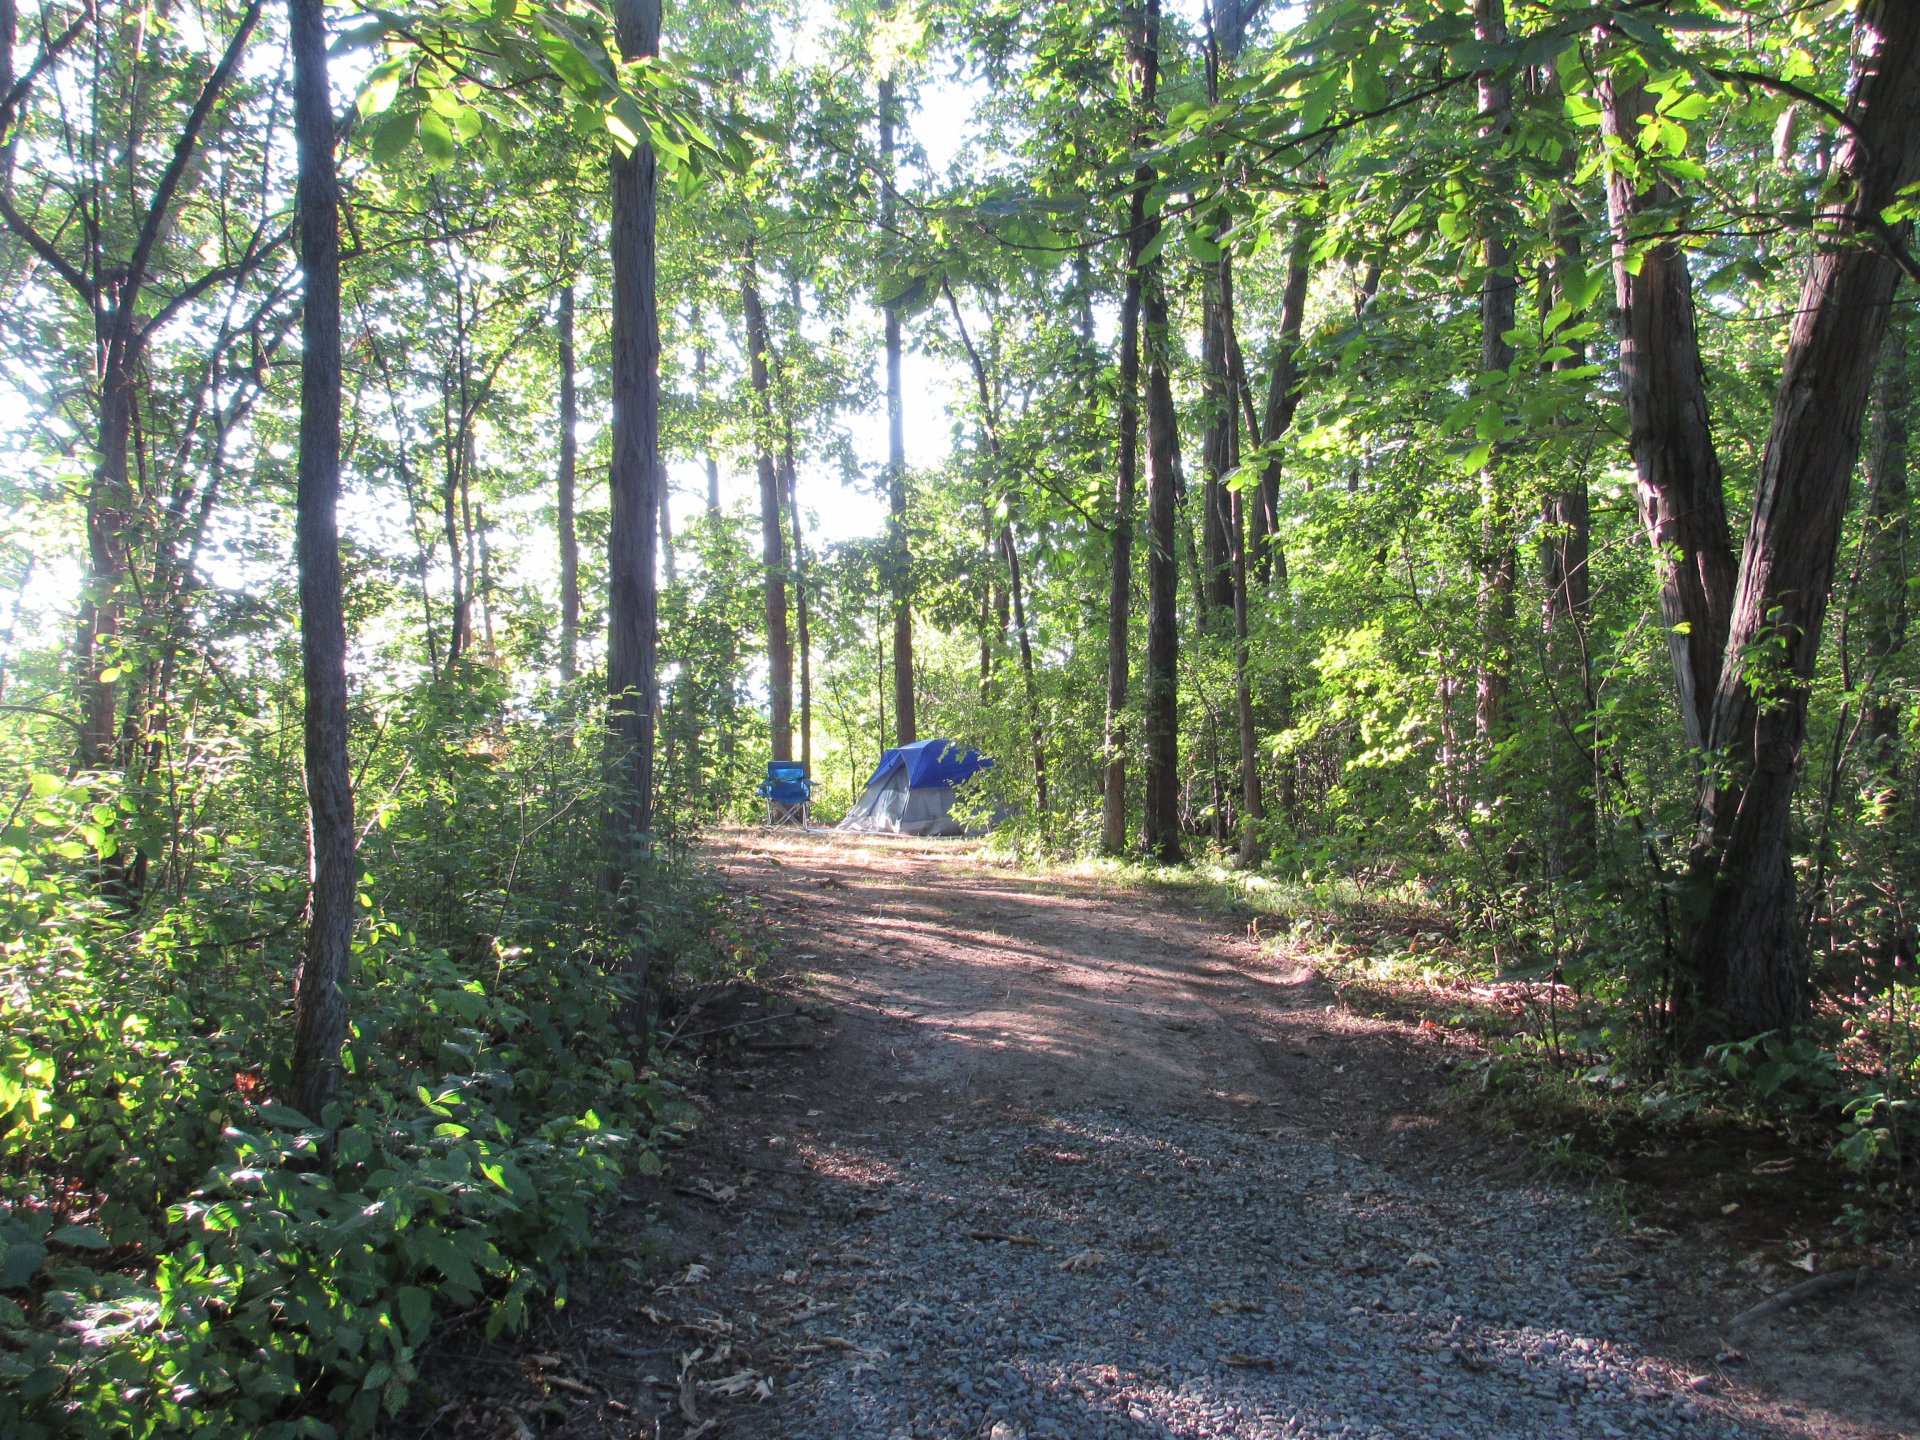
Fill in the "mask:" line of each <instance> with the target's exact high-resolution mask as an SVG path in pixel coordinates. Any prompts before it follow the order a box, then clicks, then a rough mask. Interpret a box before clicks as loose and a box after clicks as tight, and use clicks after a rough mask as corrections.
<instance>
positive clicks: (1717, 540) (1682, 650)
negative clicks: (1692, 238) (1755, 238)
mask: <svg viewBox="0 0 1920 1440" xmlns="http://www.w3.org/2000/svg"><path fill="white" fill-rule="evenodd" d="M1600 104H1601V130H1602V132H1603V134H1604V135H1605V136H1606V140H1607V143H1608V144H1609V145H1613V146H1616V147H1621V148H1623V149H1625V150H1627V151H1629V152H1630V151H1631V150H1632V148H1633V145H1634V143H1635V140H1636V138H1637V136H1638V135H1639V132H1640V120H1641V118H1642V117H1643V116H1644V115H1646V114H1647V113H1648V111H1649V109H1650V106H1649V104H1648V101H1647V97H1646V92H1645V90H1644V89H1642V88H1641V87H1639V86H1637V85H1633V86H1625V87H1622V86H1620V85H1617V84H1615V83H1614V82H1612V81H1610V80H1603V81H1602V83H1601V86H1600ZM1637 181H1639V177H1638V176H1637V175H1636V174H1635V173H1634V171H1633V170H1632V169H1630V168H1629V167H1627V166H1625V165H1622V164H1617V163H1616V164H1615V165H1613V166H1612V167H1611V168H1610V169H1609V171H1608V174H1607V215H1608V218H1609V221H1610V223H1611V226H1612V230H1613V276H1614V290H1615V293H1616V296H1617V298H1618V301H1619V312H1620V389H1621V395H1622V398H1623V399H1624V400H1625V401H1626V407H1627V424H1628V430H1629V434H1630V437H1631V445H1632V450H1633V463H1634V468H1635V470H1636V471H1637V472H1638V475H1639V482H1640V510H1641V518H1642V520H1643V521H1644V523H1645V525H1646V529H1647V534H1648V537H1649V538H1650V539H1651V540H1652V542H1653V553H1654V563H1655V565H1656V567H1657V568H1658V570H1659V574H1660V607H1661V616H1662V619H1663V621H1664V623H1665V627H1666V631H1667V645H1668V649H1669V651H1670V653H1671V655H1672V659H1673V673H1674V679H1675V681H1676V683H1677V684H1678V686H1679V690H1680V714H1681V718H1682V720H1683V721H1684V722H1685V724H1686V731H1687V742H1688V743H1689V744H1690V745H1692V746H1693V747H1694V748H1695V749H1696V750H1701V749H1704V748H1705V746H1706V739H1707V730H1708V721H1709V717H1710V715H1711V711H1712V707H1713V696H1714V692H1715V690H1716V689H1717V688H1718V686H1719V683H1720V660H1721V656H1722V655H1723V654H1724V653H1725V651H1726V643H1727V627H1728V623H1729V619H1730V617H1731V615H1732V611H1733V585H1734V557H1733V539H1732V536H1731V534H1730V532H1729V531H1728V528H1727V502H1726V493H1725V489H1724V486H1723V485H1722V483H1721V475H1720V458H1719V455H1718V454H1717V453H1716V452H1715V450H1714V445H1713V430H1712V422H1711V420H1710V418H1709V411H1708V409H1707V391H1706V378H1705V374H1704V372H1703V371H1702V369H1701V365H1700V343H1699V338H1698V336H1697V335H1696V333H1695V330H1694V311H1693V279H1692V274H1691V272H1690V270H1689V269H1688V265H1687V256H1686V252H1685V251H1684V250H1682V249H1681V248H1680V246H1679V245H1678V244H1677V243H1675V242H1674V241H1672V240H1664V239H1653V238H1649V237H1652V236H1657V235H1659V234H1661V233H1663V232H1667V231H1669V230H1671V229H1672V227H1673V226H1674V223H1675V221H1674V216H1673V210H1674V205H1675V202H1676V199H1677V196H1676V195H1675V193H1674V190H1673V188H1672V186H1671V185H1669V184H1668V183H1667V182H1666V181H1665V180H1658V179H1655V180H1648V181H1645V182H1644V183H1636V182H1637ZM1635 260H1637V261H1638V265H1637V267H1636V266H1635V264H1634V261H1635Z"/></svg>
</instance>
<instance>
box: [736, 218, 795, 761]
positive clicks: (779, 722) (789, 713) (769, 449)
mask: <svg viewBox="0 0 1920 1440" xmlns="http://www.w3.org/2000/svg"><path fill="white" fill-rule="evenodd" d="M740 304H741V308H742V310H743V311H744V312H745V314H746V322H747V372H748V377H749V379H750V380H751V381H752V383H753V398H754V416H753V428H754V441H753V444H754V464H755V465H756V467H757V468H758V470H759V474H760V549H761V563H762V567H763V569H764V572H765V581H764V593H765V597H766V616H767V699H768V706H769V709H770V710H771V712H772V715H771V719H772V729H773V735H772V741H773V758H774V759H775V760H791V759H792V758H793V642H792V640H791V639H790V638H789V637H788V634H787V554H786V539H785V537H784V535H783V534H782V530H781V524H780V488H781V487H780V475H779V468H778V466H777V465H776V463H775V461H774V455H773V434H774V429H773V427H774V419H773V414H774V411H773V378H772V374H771V372H770V370H769V368H768V357H769V355H770V353H771V348H772V346H771V342H770V340H769V339H768V336H767V312H766V310H765V308H764V307H763V306H762V305H761V303H760V278H759V272H758V271H757V270H756V269H755V267H754V259H753V249H752V247H751V246H749V247H748V249H747V256H746V262H745V267H744V268H743V269H742V271H741V278H740Z"/></svg>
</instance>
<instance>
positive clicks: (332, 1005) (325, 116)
mask: <svg viewBox="0 0 1920 1440" xmlns="http://www.w3.org/2000/svg"><path fill="white" fill-rule="evenodd" d="M287 10H288V21H289V29H290V35H291V41H292V48H293V105H294V141H295V148H296V151H297V154H298V166H299V181H298V186H297V197H296V206H297V210H298V219H299V229H300V268H301V271H302V273H303V275H304V278H305V283H306V294H305V300H304V303H303V307H302V319H301V335H302V353H301V359H300V461H299V466H300V468H299V495H298V499H297V501H296V514H295V529H296V542H295V543H296V549H297V554H298V564H299V570H300V639H301V660H302V668H303V670H304V673H305V677H306V702H307V705H306V718H305V725H304V730H305V750H306V785H307V815H308V830H309V835H310V846H309V851H308V877H309V882H310V884H311V887H312V889H311V894H310V898H309V900H308V906H307V932H306V940H305V944H304V945H303V947H302V949H301V954H300V970H299V974H298V975H297V976H296V977H295V980H294V1006H293V1093H292V1098H293V1104H294V1108H295V1109H297V1110H299V1111H300V1112H301V1113H302V1114H303V1115H306V1116H307V1117H308V1118H309V1119H312V1120H315V1121H319V1120H321V1119H322V1117H323V1115H324V1113H325V1111H326V1109H327V1107H328V1105H329V1104H330V1103H331V1102H332V1101H333V1100H334V1098H335V1097H336V1096H337V1095H338V1093H339V1089H340V1045H341V1042H342V1041H343V1040H344V1039H345V1037H346V1028H347V1001H346V994H345V989H344V987H345V984H346V978H347V960H348V957H349V954H350V952H351V948H352V942H353V910H354V835H353V784H352V778H351V775H350V772H349V770H348V768H347V627H346V612H345V608H344V606H343V604H342V600H341V589H340V532H339V526H338V524H337V521H336V511H337V508H338V505H339V500H340V234H339V224H338V218H339V208H340V190H339V184H338V181H337V180H336V179H335V176H334V161H333V137H334V127H333V101H332V97H331V92H330V91H329V90H328V88H327V32H326V18H325V10H324V7H323V5H322V3H321V0H288V5H287Z"/></svg>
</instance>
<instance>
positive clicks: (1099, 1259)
mask: <svg viewBox="0 0 1920 1440" xmlns="http://www.w3.org/2000/svg"><path fill="white" fill-rule="evenodd" d="M1109 1258H1110V1257H1109V1256H1108V1254H1107V1252H1106V1251H1104V1250H1082V1251H1080V1252H1078V1253H1077V1254H1074V1255H1069V1256H1068V1257H1067V1258H1066V1259H1064V1260H1062V1261H1061V1262H1060V1264H1059V1265H1058V1266H1057V1267H1056V1268H1057V1269H1061V1270H1064V1271H1066V1272H1067V1273H1068V1274H1069V1275H1080V1274H1084V1273H1085V1272H1086V1271H1088V1270H1097V1269H1099V1268H1100V1267H1101V1266H1102V1265H1104V1264H1106V1263H1107V1261H1108V1259H1109Z"/></svg>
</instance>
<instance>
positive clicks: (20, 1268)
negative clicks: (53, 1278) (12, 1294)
mask: <svg viewBox="0 0 1920 1440" xmlns="http://www.w3.org/2000/svg"><path fill="white" fill-rule="evenodd" d="M46 1258H47V1247H46V1246H45V1245H44V1244H42V1243H41V1242H40V1241H38V1240H0V1290H18V1289H21V1288H22V1287H23V1286H25V1285H26V1284H28V1282H30V1281H31V1280H32V1279H33V1277H34V1275H35V1274H36V1273H37V1272H38V1271H39V1269H40V1262H41V1261H42V1260H45V1259H46Z"/></svg>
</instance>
